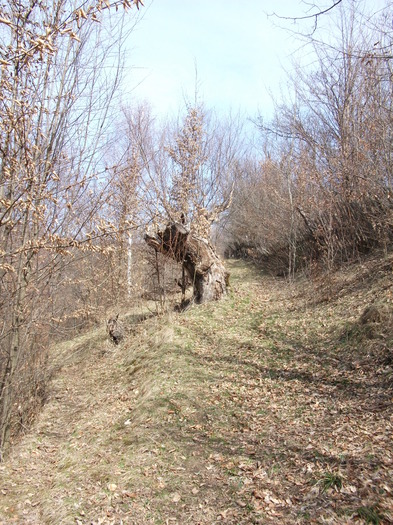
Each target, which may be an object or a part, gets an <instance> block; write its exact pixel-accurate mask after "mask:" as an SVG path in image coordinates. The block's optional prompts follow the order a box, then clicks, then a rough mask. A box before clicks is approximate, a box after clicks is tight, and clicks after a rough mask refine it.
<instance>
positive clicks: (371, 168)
mask: <svg viewBox="0 0 393 525" xmlns="http://www.w3.org/2000/svg"><path fill="white" fill-rule="evenodd" d="M355 7H356V6H355V4H352V8H351V9H350V10H347V11H345V10H344V7H342V9H341V11H340V12H338V11H337V15H339V17H338V23H337V25H336V26H335V28H334V30H331V32H330V34H331V35H335V37H334V38H333V37H331V38H329V40H326V41H320V40H312V41H311V42H310V43H309V46H312V50H313V54H312V56H313V57H315V60H314V61H313V63H312V65H311V67H308V68H305V67H304V66H300V65H299V66H297V67H296V68H295V70H294V72H293V73H292V75H291V78H290V93H291V99H290V101H284V102H282V101H280V102H276V111H275V117H274V119H273V122H271V123H270V124H269V125H265V124H264V123H263V122H262V119H261V118H259V119H258V121H257V125H258V127H259V129H260V132H261V134H262V137H263V139H264V141H265V155H263V156H262V159H259V158H257V159H256V160H255V159H254V160H253V161H249V162H248V163H247V165H245V166H244V170H243V175H242V177H241V178H240V180H239V183H238V185H237V187H236V192H235V195H234V202H233V206H232V210H231V212H230V215H229V217H228V218H227V229H228V231H229V235H230V240H229V243H228V250H227V251H228V253H231V254H234V255H242V254H247V255H249V256H253V257H256V258H258V259H259V260H261V261H263V262H264V263H265V264H266V265H268V266H269V267H270V268H271V269H272V270H274V271H277V272H278V273H282V274H288V273H289V274H291V273H293V272H294V271H295V269H296V268H299V267H301V266H304V264H310V263H314V262H316V261H317V262H318V263H319V264H322V265H323V266H324V267H328V268H331V267H333V266H334V265H336V264H340V263H341V262H342V261H345V260H348V259H353V258H356V257H358V256H359V255H361V254H364V253H367V252H369V251H370V250H372V249H374V248H377V247H379V248H382V249H386V248H387V247H388V246H389V244H390V243H391V241H392V226H393V207H392V206H393V204H392V202H393V193H392V189H393V186H392V184H393V172H392V147H391V146H392V138H393V106H392V100H393V99H392V92H393V76H392V51H393V49H392V43H391V30H390V28H389V16H388V15H387V14H385V16H382V17H381V18H379V19H378V21H377V22H376V23H377V25H376V26H374V27H371V26H370V25H368V26H367V25H366V22H367V20H368V19H367V18H366V17H362V16H360V14H359V13H358V12H357V11H356V9H355Z"/></svg>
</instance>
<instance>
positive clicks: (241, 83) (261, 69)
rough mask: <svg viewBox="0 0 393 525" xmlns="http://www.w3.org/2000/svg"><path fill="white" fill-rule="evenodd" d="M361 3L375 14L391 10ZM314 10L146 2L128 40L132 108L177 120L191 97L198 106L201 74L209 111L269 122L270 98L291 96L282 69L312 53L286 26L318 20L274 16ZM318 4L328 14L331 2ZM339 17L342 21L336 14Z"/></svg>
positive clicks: (295, 2) (212, 0)
mask: <svg viewBox="0 0 393 525" xmlns="http://www.w3.org/2000/svg"><path fill="white" fill-rule="evenodd" d="M356 1H357V2H358V3H359V4H363V5H365V6H371V7H372V9H373V11H374V9H376V8H377V5H381V4H384V3H385V0H372V1H371V0H364V2H362V1H361V0H356ZM345 2H346V0H344V3H345ZM313 3H314V2H309V1H302V0H275V1H274V0H144V4H145V7H144V8H141V9H140V14H141V16H142V20H141V21H140V23H139V24H138V25H137V27H136V28H135V30H134V32H133V33H132V35H131V36H130V41H129V48H130V52H129V54H128V58H127V91H128V90H129V89H132V90H133V91H132V93H131V95H130V96H129V101H130V102H131V103H132V102H133V101H138V100H143V99H146V100H148V101H149V102H150V103H151V104H152V106H153V109H154V111H155V113H157V114H159V115H163V116H164V115H166V114H177V113H178V111H179V109H181V108H182V107H184V99H185V98H187V99H188V100H193V95H194V91H195V78H196V69H197V75H198V91H199V95H200V98H201V99H202V100H203V101H204V102H205V103H206V106H207V107H208V108H214V109H216V110H217V111H219V112H224V113H225V112H229V111H230V110H232V111H234V112H237V111H238V110H240V111H241V112H243V113H245V114H246V115H248V116H251V117H254V116H255V115H256V114H257V112H258V111H259V112H260V113H261V114H262V115H263V116H264V117H265V118H269V117H271V116H272V109H273V104H272V101H271V95H270V93H273V94H274V95H275V96H279V95H280V89H283V90H284V91H285V82H286V74H285V72H284V70H283V67H285V68H286V69H289V70H290V68H291V60H292V58H293V57H294V55H295V54H296V53H299V55H303V58H304V54H305V53H309V51H307V49H305V48H301V43H300V41H299V40H298V39H295V38H294V36H293V34H291V32H290V31H286V30H284V29H283V26H286V27H287V28H289V29H292V30H293V31H296V30H298V31H305V30H306V29H307V28H310V27H311V26H312V24H313V21H306V22H297V23H296V24H295V23H293V22H288V21H287V22H285V21H283V20H279V19H278V18H276V17H273V16H270V17H268V14H271V13H273V12H276V13H277V14H279V15H281V16H287V17H290V16H297V17H299V16H302V15H305V14H311V13H313V12H314V11H312V10H310V9H311V8H310V5H312V4H313ZM316 3H317V4H318V6H319V7H320V8H321V9H324V8H326V7H328V6H331V5H332V0H317V1H316ZM344 3H343V5H344ZM345 5H347V4H345ZM307 9H309V11H307ZM333 12H334V14H337V15H339V13H338V10H337V9H335V10H333V11H332V13H333ZM374 12H375V11H374ZM333 16H334V15H333ZM328 22H329V15H326V16H324V17H322V18H321V19H320V21H319V28H322V26H323V25H324V23H328ZM280 26H281V27H280ZM299 49H301V51H299Z"/></svg>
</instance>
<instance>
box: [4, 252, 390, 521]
mask: <svg viewBox="0 0 393 525" xmlns="http://www.w3.org/2000/svg"><path fill="white" fill-rule="evenodd" d="M228 266H229V269H230V271H231V274H232V278H231V279H232V288H231V291H230V295H229V296H228V297H227V298H225V299H224V300H222V301H220V302H218V303H214V304H207V305H203V306H198V307H196V306H194V307H192V308H190V309H189V310H187V311H186V312H183V313H174V312H173V313H168V314H165V315H164V316H160V317H154V316H152V317H150V318H148V319H145V320H140V319H139V320H138V316H137V312H130V314H129V316H128V317H127V318H126V319H127V322H128V324H129V328H130V333H129V335H128V336H127V337H126V339H125V341H124V342H123V343H122V345H120V346H118V347H113V346H110V345H109V343H108V341H107V340H106V335H105V330H104V328H100V329H99V330H97V331H95V332H91V333H89V334H86V335H84V336H82V337H80V338H78V339H75V340H73V341H71V342H68V343H63V344H62V345H58V346H57V347H56V348H54V350H53V356H52V359H53V360H54V362H57V363H59V362H61V363H62V367H61V368H60V370H59V371H58V372H57V374H56V375H55V377H54V378H53V380H52V383H51V386H50V395H49V399H48V402H47V404H46V405H45V406H44V408H43V410H42V412H41V414H40V415H39V417H38V418H37V420H36V422H35V423H34V426H33V428H31V429H30V431H28V432H26V434H25V435H24V436H22V437H21V438H20V440H19V442H18V443H16V444H15V446H14V449H13V452H12V454H11V455H10V457H9V458H8V459H7V460H6V461H5V462H4V463H2V464H0V523H1V524H2V525H11V524H18V525H28V524H30V525H72V524H73V525H88V524H89V525H91V524H93V525H99V524H100V525H121V524H124V525H131V524H135V525H144V524H179V525H185V524H193V525H196V524H208V525H213V524H220V523H225V524H233V525H234V524H284V525H285V524H340V525H343V524H357V523H360V524H362V523H371V524H378V523H379V524H390V523H393V432H392V430H393V419H392V406H393V403H392V402H393V257H392V256H390V257H385V258H384V259H370V260H368V261H365V262H363V263H362V264H361V265H359V264H358V265H356V266H355V265H352V266H351V265H348V266H347V267H346V268H343V269H342V270H340V271H339V272H336V273H333V274H330V275H329V276H326V275H325V276H324V277H319V278H311V277H310V276H309V277H306V276H304V277H299V278H298V280H297V281H296V282H295V283H292V284H291V283H288V281H286V280H284V279H278V278H273V277H269V276H266V275H263V274H261V272H260V271H258V270H257V269H256V268H255V267H253V266H251V265H248V264H246V263H244V262H240V261H231V262H229V263H228ZM370 305H374V306H375V309H374V310H369V312H371V313H372V314H373V315H370V316H369V318H368V317H367V316H363V317H362V314H363V312H364V311H365V309H366V308H367V307H369V306H370ZM375 312H377V313H375ZM132 314H134V315H132Z"/></svg>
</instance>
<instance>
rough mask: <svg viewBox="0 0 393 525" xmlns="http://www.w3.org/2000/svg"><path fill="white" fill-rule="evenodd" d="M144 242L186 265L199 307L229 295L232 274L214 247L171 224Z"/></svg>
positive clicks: (179, 225)
mask: <svg viewBox="0 0 393 525" xmlns="http://www.w3.org/2000/svg"><path fill="white" fill-rule="evenodd" d="M145 241H146V242H147V244H148V245H149V246H151V247H152V248H154V249H155V250H156V251H158V252H161V253H163V254H165V255H168V257H171V258H172V259H174V260H176V261H177V262H179V263H182V264H183V267H184V268H185V270H186V272H187V274H188V275H189V277H190V279H191V282H192V283H193V287H194V300H195V302H196V303H199V304H200V303H205V302H208V301H217V300H218V299H220V298H221V297H222V296H223V295H225V294H226V293H227V288H228V281H229V273H228V272H227V271H226V269H225V267H224V264H223V263H222V261H221V259H220V258H219V257H218V255H217V254H216V252H215V250H214V248H213V246H211V244H210V243H208V242H207V241H205V240H204V239H201V238H199V237H195V236H194V235H192V234H191V233H190V232H189V231H188V230H187V229H186V228H185V227H184V226H183V225H182V224H178V223H174V224H170V225H168V226H167V227H166V228H165V230H163V231H158V232H157V233H156V235H154V236H151V235H145Z"/></svg>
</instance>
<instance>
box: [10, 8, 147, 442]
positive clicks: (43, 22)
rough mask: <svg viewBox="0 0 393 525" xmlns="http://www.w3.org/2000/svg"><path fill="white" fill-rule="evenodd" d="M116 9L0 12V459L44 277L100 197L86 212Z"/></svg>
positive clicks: (35, 389) (86, 235)
mask: <svg viewBox="0 0 393 525" xmlns="http://www.w3.org/2000/svg"><path fill="white" fill-rule="evenodd" d="M133 3H134V4H136V5H137V6H138V7H139V3H140V2H139V1H134V2H133ZM120 6H122V7H124V8H128V7H131V3H130V2H128V0H123V1H122V2H113V3H112V4H110V3H109V2H101V1H98V2H93V3H92V4H90V5H88V6H87V5H86V4H85V3H84V4H81V5H78V4H76V3H74V2H72V1H71V0H55V1H54V2H50V3H47V2H38V1H36V0H22V1H19V0H18V1H16V0H10V2H7V3H2V4H1V6H0V40H1V57H0V63H1V76H0V143H1V149H0V297H1V302H0V309H1V319H2V321H1V323H2V325H1V328H0V450H1V451H3V450H4V448H5V446H6V444H7V441H8V438H9V435H10V430H11V427H12V425H13V424H14V423H15V422H16V421H17V419H18V421H19V422H21V421H22V419H23V420H24V421H26V418H27V416H26V414H28V412H29V410H30V408H31V407H29V406H28V405H29V400H32V399H33V400H37V399H40V398H42V396H43V395H44V394H43V391H44V386H45V380H46V377H45V366H44V365H45V362H46V358H45V356H46V349H47V346H48V341H47V334H48V332H47V330H46V326H47V325H48V323H49V322H50V314H51V313H52V309H51V307H50V305H51V304H52V301H53V297H52V294H53V291H54V288H53V286H52V285H53V284H54V282H55V280H54V275H55V274H56V272H58V270H59V268H60V267H61V266H62V264H64V261H65V258H66V257H73V256H74V255H75V249H76V248H78V247H79V248H81V247H86V246H88V245H89V242H88V240H89V239H90V244H91V239H92V237H94V235H93V234H94V231H93V234H92V228H93V230H94V224H93V223H94V221H93V217H94V214H95V212H96V211H97V210H98V209H99V207H100V206H101V202H102V198H101V197H102V195H103V192H102V191H101V197H100V195H98V198H97V199H94V202H93V199H92V198H91V197H92V194H91V193H90V194H89V192H91V190H92V188H93V184H94V186H95V188H96V189H99V188H100V185H99V182H98V181H97V173H98V169H99V168H100V166H101V167H102V162H101V159H100V158H99V155H97V146H98V145H99V144H100V143H102V142H103V141H104V136H105V132H106V127H107V125H108V117H109V114H110V108H111V105H112V102H113V101H114V95H115V93H116V89H117V87H118V86H119V81H120V72H121V60H122V45H123V42H124V38H125V37H126V35H127V32H128V30H127V29H126V25H125V18H124V14H123V13H120V12H118V13H116V12H115V10H112V9H110V8H111V7H116V8H118V7H120ZM104 15H105V16H104ZM99 22H100V23H99ZM115 29H116V30H115ZM110 33H112V34H116V35H117V36H116V38H115V39H113V38H112V37H109V36H108V35H109V34H110ZM106 66H108V69H107V68H106ZM109 70H110V73H111V77H110V76H109V74H108V71H109ZM101 187H102V188H103V185H101ZM98 193H100V192H98ZM88 197H89V198H88ZM89 229H90V232H89ZM16 397H18V405H19V408H18V414H19V415H18V416H17V418H16V415H17V414H16V412H15V406H16V405H15V399H16ZM25 416H26V417H25Z"/></svg>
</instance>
